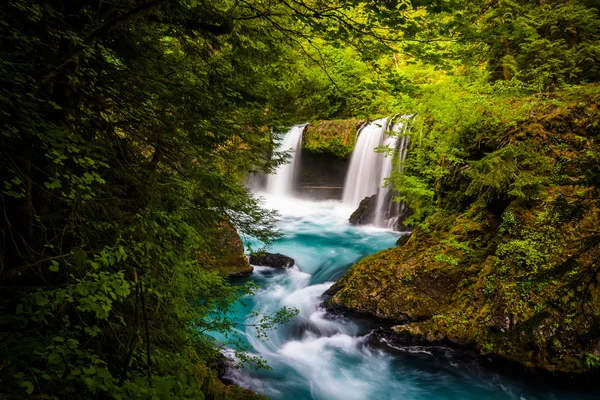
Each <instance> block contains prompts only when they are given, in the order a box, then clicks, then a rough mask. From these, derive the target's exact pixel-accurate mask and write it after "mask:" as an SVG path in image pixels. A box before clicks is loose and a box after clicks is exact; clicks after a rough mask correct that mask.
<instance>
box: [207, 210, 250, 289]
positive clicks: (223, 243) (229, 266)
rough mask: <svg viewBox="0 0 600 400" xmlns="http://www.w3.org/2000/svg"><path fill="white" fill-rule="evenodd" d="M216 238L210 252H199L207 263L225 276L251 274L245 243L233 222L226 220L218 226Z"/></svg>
mask: <svg viewBox="0 0 600 400" xmlns="http://www.w3.org/2000/svg"><path fill="white" fill-rule="evenodd" d="M215 236H216V240H215V241H214V243H213V245H212V246H211V248H210V249H209V251H208V253H207V254H205V253H200V252H199V253H198V256H199V257H200V258H201V259H203V260H206V262H207V264H209V265H210V266H211V268H212V269H213V270H214V271H216V272H217V273H218V274H220V275H223V276H230V277H235V276H249V275H250V274H252V271H253V268H252V266H251V265H250V263H248V259H247V258H246V255H245V254H244V244H243V243H242V240H241V238H240V235H239V234H238V232H237V229H236V228H235V226H233V224H231V223H230V222H228V221H224V222H222V223H221V224H219V226H218V227H217V230H216V234H215Z"/></svg>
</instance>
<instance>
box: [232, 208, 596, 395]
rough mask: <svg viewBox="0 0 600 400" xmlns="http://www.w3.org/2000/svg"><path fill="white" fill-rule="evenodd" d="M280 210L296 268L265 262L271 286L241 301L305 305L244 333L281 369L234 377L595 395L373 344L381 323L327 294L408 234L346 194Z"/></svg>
mask: <svg viewBox="0 0 600 400" xmlns="http://www.w3.org/2000/svg"><path fill="white" fill-rule="evenodd" d="M265 206H266V207H268V208H271V209H273V208H274V209H277V210H279V212H280V214H281V220H280V222H279V229H280V230H281V232H282V233H283V237H282V238H281V239H280V240H278V241H277V242H276V243H275V244H274V246H273V247H272V248H271V249H270V250H269V251H271V252H276V253H282V254H285V255H288V256H290V257H292V258H294V260H295V261H296V265H295V266H294V267H293V268H291V269H289V270H274V269H272V268H268V267H255V270H254V273H253V275H252V277H251V278H250V279H251V280H253V281H254V282H256V283H258V284H259V285H261V289H259V290H258V291H257V292H256V293H255V295H253V296H249V297H247V298H245V299H243V303H240V305H239V307H237V309H236V312H237V317H238V318H239V319H240V320H248V322H249V323H250V322H252V321H251V320H254V319H255V317H252V316H251V315H250V313H252V312H255V313H258V314H260V315H269V314H272V313H273V312H274V311H276V310H277V309H279V308H281V307H283V306H287V307H293V308H296V309H297V310H298V315H297V316H296V317H294V319H293V320H292V321H290V323H288V324H287V325H286V326H282V327H280V328H279V329H277V330H275V331H272V332H270V333H269V335H268V338H266V339H264V338H261V337H259V335H257V333H256V331H255V330H254V328H252V327H246V328H245V329H243V330H242V331H240V333H241V334H242V335H243V338H244V340H245V341H246V343H247V344H249V345H250V348H251V351H250V353H251V354H252V355H256V356H261V357H262V358H263V359H264V360H265V361H266V362H267V363H268V364H269V365H270V366H271V367H272V370H258V371H257V370H250V369H248V370H246V369H232V370H230V371H229V372H228V374H227V378H229V379H230V380H232V381H233V382H234V383H236V384H237V385H240V386H242V387H245V388H248V389H251V390H254V391H256V392H258V393H261V394H264V395H266V396H268V397H270V398H272V399H343V400H354V399H356V400H364V399H405V400H412V399H415V400H416V399H419V400H427V399H457V400H458V399H461V400H462V399H592V398H599V397H598V396H597V394H596V396H594V395H591V394H589V393H576V392H574V391H572V390H569V391H564V390H559V389H557V388H551V387H550V385H544V384H539V383H538V384H531V383H526V382H522V381H518V380H515V379H511V378H508V377H506V376H503V375H501V374H498V373H496V372H493V371H492V370H489V369H486V368H482V367H481V366H480V365H479V364H478V363H477V362H476V361H473V360H464V359H463V358H462V357H460V355H459V354H457V353H455V352H454V351H452V350H450V349H444V348H426V347H396V348H392V347H388V348H386V346H378V347H373V346H371V345H369V343H368V339H367V337H366V335H367V334H368V332H369V329H370V328H372V326H369V325H367V324H364V323H362V322H360V321H357V320H351V319H348V318H344V317H341V316H333V315H328V314H327V313H326V311H325V310H324V309H322V308H321V307H320V306H319V305H320V304H321V302H322V297H321V296H322V294H323V292H324V291H325V290H327V289H328V288H329V287H330V286H331V285H332V284H333V283H334V282H335V281H336V280H337V279H339V278H340V277H341V276H343V274H344V273H345V272H346V271H347V270H348V268H350V266H351V265H352V264H354V263H355V262H357V261H358V260H360V259H361V258H363V257H365V256H367V255H369V254H372V253H375V252H377V251H379V250H382V249H386V248H390V247H393V246H394V244H395V242H396V240H397V239H398V233H395V232H390V231H386V230H382V229H376V228H369V227H354V226H351V225H350V224H348V222H347V218H348V216H349V214H350V213H351V212H352V210H348V209H346V208H344V207H343V206H342V205H341V204H340V203H338V202H331V201H330V202H311V201H302V200H297V199H292V198H285V197H280V198H273V197H271V198H268V197H267V198H266V204H265Z"/></svg>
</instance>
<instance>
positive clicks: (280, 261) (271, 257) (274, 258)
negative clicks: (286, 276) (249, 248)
mask: <svg viewBox="0 0 600 400" xmlns="http://www.w3.org/2000/svg"><path fill="white" fill-rule="evenodd" d="M250 264H252V265H260V266H263V267H273V268H280V269H285V268H291V267H293V266H294V264H295V261H294V259H293V258H291V257H288V256H285V255H283V254H279V253H266V252H262V253H253V254H251V255H250Z"/></svg>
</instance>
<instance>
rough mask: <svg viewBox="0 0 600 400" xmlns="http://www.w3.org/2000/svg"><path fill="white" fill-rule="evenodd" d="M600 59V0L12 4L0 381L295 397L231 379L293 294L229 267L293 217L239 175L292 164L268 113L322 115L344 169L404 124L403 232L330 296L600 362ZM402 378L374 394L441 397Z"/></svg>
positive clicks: (567, 369)
mask: <svg viewBox="0 0 600 400" xmlns="http://www.w3.org/2000/svg"><path fill="white" fill-rule="evenodd" d="M598 81H600V1H598V0H471V1H468V0H385V1H376V0H215V1H205V0H88V1H78V0H6V1H4V2H2V4H0V211H1V215H2V216H1V218H0V220H1V223H0V253H1V254H0V399H91V398H96V399H104V398H106V399H150V398H151V399H253V398H257V399H258V398H263V396H266V397H270V398H281V397H278V395H277V394H272V393H271V392H269V391H267V390H261V386H259V385H258V386H256V385H254V384H253V385H243V384H240V382H241V381H238V380H236V379H232V378H231V376H230V379H229V380H227V379H223V380H222V379H221V378H223V368H224V367H223V364H224V363H225V361H224V356H223V354H224V351H223V350H224V349H234V350H232V351H233V353H234V355H233V356H231V357H232V359H235V364H236V365H235V366H233V367H231V366H230V367H228V368H232V370H235V371H238V372H239V371H244V370H251V371H254V370H270V369H271V370H274V371H275V372H277V370H278V367H277V365H273V362H270V361H269V360H268V359H265V357H261V355H260V354H258V353H257V352H255V351H252V348H253V347H256V346H257V345H256V344H255V343H254V342H252V341H250V342H249V341H248V339H247V338H245V337H244V336H243V335H241V336H240V334H239V333H240V331H244V330H245V329H253V330H254V331H256V337H257V338H262V339H264V340H267V341H268V340H269V338H271V340H272V338H273V336H272V335H273V334H272V332H273V331H278V330H283V331H284V332H285V329H286V326H288V328H289V324H292V326H293V324H294V321H297V320H298V318H302V317H303V312H304V311H303V309H302V307H299V306H298V305H295V304H291V303H290V304H287V303H286V302H284V301H282V302H280V303H277V307H276V308H274V309H273V310H272V311H271V312H268V313H262V312H259V310H257V309H255V310H253V311H252V312H250V313H249V314H248V315H247V316H246V317H245V318H244V319H240V318H239V308H240V301H242V302H243V301H245V300H244V299H246V301H247V299H251V298H253V297H252V296H258V295H260V293H262V292H261V290H263V289H262V288H261V285H260V282H255V281H253V280H252V279H242V280H240V279H237V280H236V277H237V278H239V277H240V276H243V275H248V274H249V273H251V272H252V267H251V266H250V264H248V261H247V259H246V255H247V254H249V252H256V253H261V252H264V251H269V250H270V249H271V247H272V246H275V247H274V248H275V249H278V248H277V243H282V242H281V240H285V237H286V236H285V235H286V233H285V229H284V230H282V229H281V225H280V223H281V221H282V220H285V218H284V217H285V215H284V216H283V217H282V215H280V214H281V213H280V212H279V211H277V210H276V209H275V208H273V207H268V206H267V205H265V201H264V199H263V198H261V197H260V196H257V195H255V193H253V191H252V190H251V188H250V186H249V184H248V182H250V181H251V180H252V177H255V176H266V175H268V174H275V173H276V172H277V171H278V169H279V171H281V169H280V168H282V167H283V166H285V165H290V164H289V163H290V160H292V159H293V157H294V155H293V152H292V151H290V149H285V148H283V149H282V148H281V146H280V144H281V143H280V142H281V141H279V140H277V137H276V136H277V135H275V133H282V132H285V131H287V130H288V129H289V128H290V127H291V126H294V125H297V124H306V123H310V125H309V126H308V128H307V129H306V130H305V131H304V138H303V139H302V140H303V142H302V146H303V147H302V149H303V151H305V150H306V151H308V152H310V153H311V154H315V157H317V156H318V157H325V160H329V161H325V162H324V163H325V164H327V165H329V166H330V168H331V169H333V167H332V166H333V165H337V164H335V163H337V162H348V160H350V159H351V156H352V157H354V156H353V155H352V154H353V150H354V149H355V148H356V146H357V145H358V144H357V140H358V139H357V137H356V132H357V129H359V128H358V127H360V126H363V125H364V123H367V122H372V121H375V120H378V119H381V118H385V117H392V116H400V115H405V116H410V121H409V122H407V124H409V128H406V132H407V133H406V134H407V135H408V137H409V138H410V147H408V153H407V156H406V159H405V160H404V159H402V160H399V161H396V162H394V166H393V167H394V168H393V171H392V172H391V173H390V176H387V177H385V178H386V179H385V183H384V185H383V186H381V185H380V187H379V189H378V190H380V189H383V188H384V187H385V188H387V189H386V190H388V189H389V190H390V191H391V192H390V193H392V192H393V196H392V197H393V200H394V202H395V203H398V204H400V203H401V204H402V205H403V207H404V205H405V206H406V207H407V210H409V211H407V212H406V215H405V216H406V219H404V220H403V222H402V224H403V226H404V228H405V230H406V231H410V232H412V234H411V235H410V236H408V235H406V236H400V239H401V240H399V241H398V244H399V246H394V245H393V243H395V241H396V239H398V235H397V234H396V236H394V237H393V241H392V243H391V244H390V245H389V246H388V245H387V244H383V243H384V242H383V241H382V242H380V244H377V245H376V246H377V248H376V249H375V248H373V249H374V250H373V251H368V252H365V254H362V253H361V257H357V258H356V259H355V260H354V259H353V260H352V262H347V263H346V264H347V265H346V264H344V268H346V269H348V268H350V267H351V268H350V269H349V270H348V272H347V273H345V272H346V270H344V271H343V272H344V273H341V272H339V271H335V274H332V275H331V276H328V277H327V279H326V281H327V282H329V281H332V282H333V281H337V283H335V284H333V283H331V284H333V286H332V287H331V288H329V289H328V290H327V291H326V292H325V294H326V295H328V296H329V297H328V298H320V300H319V304H320V303H321V302H322V301H324V305H323V307H324V308H326V309H327V310H329V312H331V313H332V314H339V313H342V314H343V313H345V312H350V313H359V314H360V315H362V316H368V317H369V318H379V319H380V320H382V321H387V322H389V323H391V325H393V327H392V328H391V329H389V330H388V331H386V332H385V333H381V335H382V336H384V337H385V338H386V340H389V341H392V340H394V341H398V342H402V343H404V344H406V343H408V344H413V345H414V344H418V345H420V346H421V345H425V346H426V345H434V346H438V345H443V346H449V347H454V346H458V347H461V346H464V347H468V348H469V349H472V351H474V352H475V353H476V354H478V355H483V356H489V357H493V358H497V359H502V360H505V361H507V362H511V363H514V364H515V365H519V367H523V368H524V369H526V370H527V371H541V372H540V373H543V374H549V375H548V376H551V377H554V376H556V377H562V378H565V377H566V378H568V379H569V378H573V377H576V378H577V379H579V378H582V379H589V380H593V379H594V378H597V377H598V376H599V375H598V374H599V373H600V287H599V283H600V282H599V279H600V225H599V222H600V220H599V218H600V145H599V143H598V140H599V138H598V135H599V134H600V110H599V104H600V86H599V85H598ZM361 129H362V128H361ZM359 132H360V129H359ZM390 135H393V133H390ZM358 137H359V138H360V136H358ZM406 143H408V142H406ZM407 146H408V145H407ZM392 150H393V149H392ZM377 151H378V153H385V152H386V151H388V152H389V151H390V149H389V148H387V149H385V148H378V150H377ZM303 157H304V156H303ZM327 157H329V158H327ZM306 159H307V158H303V160H306ZM332 160H336V161H335V162H334V161H332ZM344 160H345V161H344ZM376 179H378V178H377V177H375V176H373V177H372V180H376ZM313 186H314V185H313ZM315 187H316V186H315ZM361 204H363V203H361ZM364 204H367V203H366V202H365V203H364ZM356 206H357V205H355V206H354V208H356ZM282 218H283V219H282ZM346 218H347V217H346ZM285 221H287V220H285ZM293 229H298V231H299V232H300V230H301V229H302V227H301V226H298V227H296V226H295V225H294V227H293ZM344 229H346V228H344ZM387 234H389V233H387ZM378 237H379V236H377V237H375V236H373V240H375V239H377V238H378ZM390 237H391V236H389V237H387V236H386V238H387V239H385V241H386V242H385V243H387V241H389V240H390V239H389V238H390ZM282 238H283V239H282ZM382 240H383V239H382ZM401 242H405V243H401ZM319 246H320V243H319V242H315V243H314V244H313V247H314V248H318V247H319ZM352 246H353V245H348V246H347V247H348V248H351V247H352ZM357 246H358V245H357ZM386 247H392V248H390V249H387V250H384V249H385V248H386ZM379 250H383V251H382V252H379ZM347 251H351V250H347ZM357 251H358V250H357ZM361 251H362V250H361ZM371 253H375V254H371ZM367 255H368V257H366V258H363V257H364V256H367ZM299 260H300V259H298V258H297V257H296V261H297V262H299ZM359 260H360V261H359ZM300 269H301V270H302V268H300ZM248 271H249V272H248ZM256 271H259V272H260V270H257V269H255V273H254V274H256ZM307 279H308V278H307ZM338 279H339V280H338ZM318 283H320V284H321V283H323V282H318ZM324 291H325V289H323V290H322V291H321V292H319V293H318V295H319V296H321V295H322V294H323V292H324ZM315 299H316V297H315ZM253 301H254V300H253ZM315 301H316V300H315ZM314 307H317V305H316V303H315V306H314ZM319 307H320V306H319ZM369 351H371V350H369ZM361 354H362V353H361ZM369 354H371V353H369ZM267 358H268V357H267ZM511 365H512V364H511ZM390 369H391V367H390ZM235 371H234V372H232V373H230V375H231V374H233V375H232V376H234V377H235V376H238V375H235V374H237V373H238V372H235ZM282 374H283V373H282ZM544 376H546V375H544ZM240 379H241V378H240ZM278 379H283V378H278ZM232 380H233V383H235V384H231V383H232ZM246 381H248V380H246ZM273 393H274V392H273ZM310 393H311V394H310V396H309V395H306V397H302V396H301V395H299V394H298V395H297V396H296V397H295V398H299V399H300V398H319V399H334V398H345V399H350V398H361V397H360V396H359V397H352V396H350V397H347V396H346V397H344V396H342V395H341V394H340V393H338V392H335V393H334V392H318V391H316V389H313V391H312V392H310ZM356 393H358V392H356ZM394 393H395V394H394ZM394 393H392V394H389V393H388V394H387V395H386V396H388V397H381V396H378V397H375V395H374V394H370V395H366V394H364V395H361V396H362V398H394V399H395V398H398V399H412V398H445V397H435V395H433V396H434V397H425V396H424V395H415V396H413V397H411V396H412V395H410V394H406V393H405V394H400V392H394ZM596 394H597V393H596ZM303 396H304V395H303ZM355 396H358V394H355ZM440 396H441V395H440ZM283 398H285V397H283ZM288 398H294V396H292V395H290V397H288ZM454 398H466V397H454ZM473 398H478V397H476V396H475V397H473ZM480 398H485V397H480ZM498 398H510V397H498ZM523 398H530V397H523ZM531 398H537V397H531ZM540 398H547V397H540ZM553 398H555V397H553ZM573 398H575V397H573ZM582 398H583V397H582ZM590 398H593V397H590Z"/></svg>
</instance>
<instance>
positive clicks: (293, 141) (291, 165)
mask: <svg viewBox="0 0 600 400" xmlns="http://www.w3.org/2000/svg"><path fill="white" fill-rule="evenodd" d="M304 128H306V124H304V125H295V126H293V127H292V128H291V129H290V130H289V131H288V132H287V133H286V134H285V135H284V136H283V140H282V141H281V144H280V145H279V147H278V148H277V151H278V152H282V151H288V150H291V158H290V159H289V162H288V163H287V164H283V165H280V166H279V167H278V168H277V171H275V173H274V174H270V175H268V176H267V185H266V192H267V193H269V194H271V195H274V196H290V195H291V194H292V193H293V189H294V181H295V177H296V175H297V173H296V172H297V171H296V169H297V166H298V161H299V158H300V147H301V146H302V133H303V132H304Z"/></svg>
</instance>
